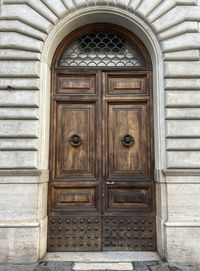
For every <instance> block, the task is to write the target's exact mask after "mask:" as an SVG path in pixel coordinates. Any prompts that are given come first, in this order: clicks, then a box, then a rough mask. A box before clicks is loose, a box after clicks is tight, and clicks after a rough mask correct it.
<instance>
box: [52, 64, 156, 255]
mask: <svg viewBox="0 0 200 271" xmlns="http://www.w3.org/2000/svg"><path fill="white" fill-rule="evenodd" d="M54 82H55V85H54V93H53V95H52V116H51V152H50V181H49V203H48V206H49V207H48V212H49V222H48V250H49V251H100V250H107V251H112V250H130V251H131V250H144V251H145V250H155V249H156V235H155V199H154V182H153V172H154V153H153V110H152V89H151V71H121V70H120V71H119V70H116V71H112V70H110V71H109V70H108V69H107V70H106V71H104V70H102V69H93V70H89V69H84V70H80V69H79V71H75V70H73V69H71V70H70V71H67V72H66V71H65V72H60V73H59V72H58V73H56V74H55V75H54Z"/></svg>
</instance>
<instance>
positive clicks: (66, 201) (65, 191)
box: [52, 182, 97, 211]
mask: <svg viewBox="0 0 200 271" xmlns="http://www.w3.org/2000/svg"><path fill="white" fill-rule="evenodd" d="M74 185H75V184H72V183H71V186H69V183H67V184H63V183H58V182H57V183H55V184H54V185H53V187H52V193H53V198H54V203H53V206H52V208H53V210H61V211H64V210H66V211H67V210H68V211H71V210H75V211H79V210H83V209H84V210H87V211H90V210H91V211H97V207H96V200H97V186H96V185H93V186H92V185H90V186H86V185H84V186H83V185H81V184H80V183H77V187H74Z"/></svg>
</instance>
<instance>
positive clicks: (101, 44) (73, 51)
mask: <svg viewBox="0 0 200 271" xmlns="http://www.w3.org/2000/svg"><path fill="white" fill-rule="evenodd" d="M144 65H145V60H144V58H143V56H142V54H141V52H140V50H139V49H138V47H137V46H136V45H135V44H133V43H132V42H130V41H129V40H128V39H127V38H125V37H124V36H122V35H120V34H117V33H114V32H106V31H105V32H104V31H98V32H90V33H88V34H86V35H83V36H81V37H79V38H78V39H76V40H75V41H73V42H72V43H71V44H70V45H69V46H68V47H67V48H66V50H65V51H64V54H63V55H62V57H61V59H60V61H59V66H61V67H63V66H123V67H124V66H127V67H129V66H130V67H133V66H144Z"/></svg>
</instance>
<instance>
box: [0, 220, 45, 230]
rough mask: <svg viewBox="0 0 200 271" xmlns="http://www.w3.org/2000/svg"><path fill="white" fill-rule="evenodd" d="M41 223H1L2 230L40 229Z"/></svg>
mask: <svg viewBox="0 0 200 271" xmlns="http://www.w3.org/2000/svg"><path fill="white" fill-rule="evenodd" d="M39 226H40V223H39V222H38V221H33V222H23V221H22V222H21V221H20V222H18V221H17V222H16V221H6V222H5V221H4V222H1V221H0V228H38V227H39Z"/></svg>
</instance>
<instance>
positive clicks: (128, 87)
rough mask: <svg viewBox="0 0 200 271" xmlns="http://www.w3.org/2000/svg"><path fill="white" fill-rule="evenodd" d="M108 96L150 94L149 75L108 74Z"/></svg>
mask: <svg viewBox="0 0 200 271" xmlns="http://www.w3.org/2000/svg"><path fill="white" fill-rule="evenodd" d="M106 80H107V81H106V83H107V84H106V93H107V95H117V96H119V95H120V96H126V95H134V94H148V92H149V84H148V83H149V74H148V73H144V74H130V73H129V74H115V73H108V74H106Z"/></svg>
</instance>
